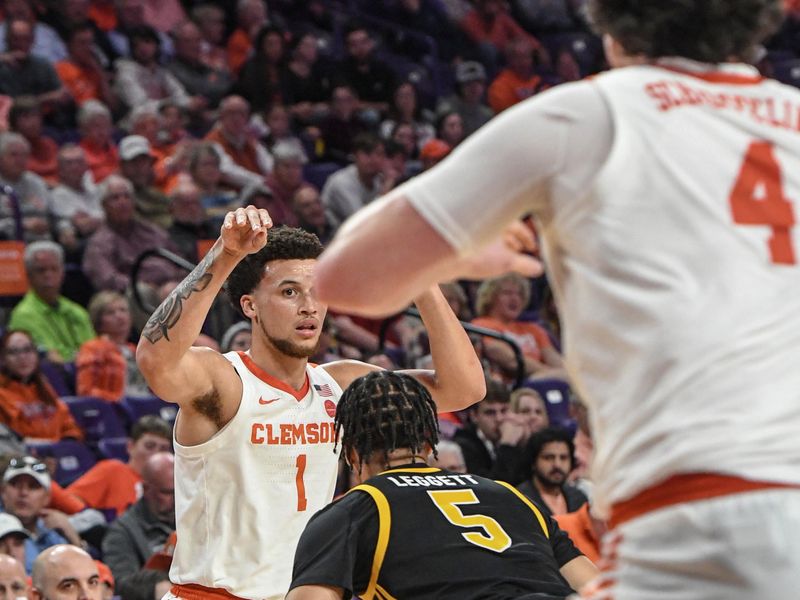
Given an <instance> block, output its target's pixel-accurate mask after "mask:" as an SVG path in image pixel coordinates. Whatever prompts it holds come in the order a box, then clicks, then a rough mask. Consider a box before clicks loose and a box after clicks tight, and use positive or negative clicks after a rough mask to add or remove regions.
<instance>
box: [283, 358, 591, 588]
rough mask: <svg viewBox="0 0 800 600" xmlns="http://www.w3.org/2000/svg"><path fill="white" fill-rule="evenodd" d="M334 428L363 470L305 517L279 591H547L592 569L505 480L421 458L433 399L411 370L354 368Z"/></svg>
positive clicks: (585, 577)
mask: <svg viewBox="0 0 800 600" xmlns="http://www.w3.org/2000/svg"><path fill="white" fill-rule="evenodd" d="M335 428H336V431H337V438H338V441H339V442H340V443H341V444H342V453H343V454H344V456H345V457H346V458H347V460H348V462H349V463H350V465H351V466H352V468H353V469H354V470H355V472H356V473H358V474H359V477H360V480H361V481H364V480H366V481H365V483H363V484H361V485H359V486H357V487H355V488H353V489H352V490H351V491H350V492H349V493H348V494H346V495H345V496H344V497H343V498H341V499H340V500H338V501H336V502H334V503H333V504H331V505H329V506H328V507H326V508H324V509H323V510H321V511H320V512H318V513H317V514H316V515H315V516H314V517H313V518H312V519H311V521H310V522H309V523H308V525H307V527H306V529H305V531H304V533H303V535H302V537H301V538H300V543H299V545H298V547H297V553H296V555H295V562H294V573H293V576H292V586H291V591H290V592H289V594H288V595H287V600H329V599H330V600H334V599H341V598H350V597H351V596H352V595H353V594H355V595H357V596H359V597H360V598H363V599H364V600H372V599H379V600H390V599H398V600H405V599H414V600H424V599H436V600H449V599H458V600H467V599H472V598H474V599H478V598H486V599H488V598H491V599H493V600H502V599H505V598H508V599H511V598H515V599H520V598H525V599H530V600H533V599H540V600H545V599H553V600H554V599H557V598H558V599H563V598H565V597H566V596H568V595H570V594H571V593H572V590H573V589H578V588H579V587H581V586H583V585H584V584H586V583H588V581H590V580H591V579H593V578H594V577H595V576H596V575H597V569H596V568H595V566H594V565H593V564H592V563H591V562H590V561H589V560H588V559H587V558H586V557H585V556H583V555H582V554H581V553H580V552H579V551H578V550H577V549H576V548H575V547H574V546H573V544H572V542H571V541H570V540H569V538H568V537H567V535H566V534H565V533H564V532H562V531H561V530H560V529H559V528H558V525H557V524H556V523H555V521H553V520H552V519H548V518H545V517H544V516H543V515H542V513H541V511H540V510H539V509H537V508H536V506H535V505H534V504H532V503H531V502H530V501H529V500H528V499H527V498H525V497H524V496H523V495H522V494H521V493H520V492H518V491H517V490H516V489H514V488H513V487H512V486H510V485H507V484H503V483H499V482H495V481H491V480H489V479H484V478H482V477H478V476H475V475H464V474H458V473H452V472H449V471H443V470H441V469H437V468H431V467H428V466H427V465H426V464H425V459H426V457H427V455H428V454H429V453H430V452H431V449H432V448H435V446H436V442H437V441H438V431H437V429H438V428H437V421H436V407H435V404H434V403H433V401H432V399H431V397H430V394H429V393H428V392H427V390H426V389H425V387H424V386H422V385H420V384H419V383H417V382H416V380H414V379H413V378H411V377H408V376H406V375H400V374H397V373H392V372H390V371H379V372H375V373H370V374H369V375H366V376H364V377H361V378H359V379H357V380H356V381H354V382H353V383H352V384H351V386H350V387H349V388H348V389H347V391H346V392H345V393H344V395H343V396H342V399H341V400H340V402H339V405H338V407H337V414H336V422H335Z"/></svg>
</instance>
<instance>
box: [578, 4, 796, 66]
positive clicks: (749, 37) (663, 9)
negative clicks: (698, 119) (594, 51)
mask: <svg viewBox="0 0 800 600" xmlns="http://www.w3.org/2000/svg"><path fill="white" fill-rule="evenodd" d="M589 17H590V19H591V21H592V23H593V24H594V27H595V29H596V30H597V31H598V33H601V34H603V33H608V34H610V35H611V36H612V37H613V38H614V39H616V40H617V41H618V42H619V43H620V44H622V47H623V48H625V51H626V52H627V53H628V54H631V55H638V54H642V55H644V56H647V57H649V58H659V57H663V56H681V57H684V58H690V59H693V60H698V61H702V62H710V63H720V62H725V61H729V60H731V59H741V60H747V59H749V58H750V57H751V56H752V55H753V52H754V50H755V47H756V46H757V45H758V44H759V43H760V42H761V41H762V40H763V39H765V38H766V37H767V36H768V35H770V34H771V33H773V32H774V31H775V30H776V29H777V28H778V27H779V26H780V23H781V21H782V19H783V10H782V2H781V0H589Z"/></svg>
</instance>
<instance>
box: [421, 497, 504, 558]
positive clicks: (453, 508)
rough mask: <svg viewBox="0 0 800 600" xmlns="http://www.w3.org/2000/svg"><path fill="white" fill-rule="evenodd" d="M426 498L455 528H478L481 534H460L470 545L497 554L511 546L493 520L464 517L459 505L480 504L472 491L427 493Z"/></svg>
mask: <svg viewBox="0 0 800 600" xmlns="http://www.w3.org/2000/svg"><path fill="white" fill-rule="evenodd" d="M428 496H430V498H431V500H433V503H434V504H435V505H436V508H438V509H439V510H440V511H441V512H442V514H443V515H444V516H445V518H446V519H447V520H448V521H450V522H451V523H452V524H453V525H455V526H456V527H479V528H481V529H482V530H483V533H481V532H478V531H469V532H467V533H462V534H461V535H462V536H463V537H464V539H465V540H467V541H468V542H469V543H470V544H475V545H476V546H480V547H481V548H486V549H487V550H491V551H493V552H498V553H499V552H503V551H504V550H506V549H507V548H508V547H509V546H511V537H510V536H509V535H508V534H507V533H506V531H505V529H503V528H502V527H501V526H500V523H498V522H497V521H495V520H494V519H493V518H491V517H488V516H486V515H480V514H478V515H465V514H464V513H462V512H461V509H459V505H462V504H480V501H479V500H478V497H477V496H476V495H475V492H473V491H472V490H437V491H429V492H428Z"/></svg>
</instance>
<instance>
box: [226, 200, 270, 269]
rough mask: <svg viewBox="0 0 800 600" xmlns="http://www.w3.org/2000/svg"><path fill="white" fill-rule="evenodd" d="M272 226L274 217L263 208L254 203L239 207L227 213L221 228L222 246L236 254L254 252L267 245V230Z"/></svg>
mask: <svg viewBox="0 0 800 600" xmlns="http://www.w3.org/2000/svg"><path fill="white" fill-rule="evenodd" d="M270 227H272V218H271V217H270V216H269V213H268V212H267V211H266V210H265V209H263V208H256V207H255V206H253V205H252V204H251V205H250V206H248V207H247V208H237V209H236V210H234V211H231V212H229V213H228V214H226V215H225V220H224V221H223V223H222V227H221V229H220V236H221V237H222V248H223V250H224V251H225V252H228V253H229V254H233V255H235V256H243V255H245V254H253V253H255V252H258V251H259V250H261V249H262V248H263V247H264V246H266V245H267V230H268V229H269V228H270Z"/></svg>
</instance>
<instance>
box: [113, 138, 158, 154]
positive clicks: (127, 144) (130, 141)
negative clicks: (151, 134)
mask: <svg viewBox="0 0 800 600" xmlns="http://www.w3.org/2000/svg"><path fill="white" fill-rule="evenodd" d="M142 154H147V155H148V156H153V152H152V151H151V150H150V142H148V141H147V138H146V137H144V136H141V135H129V136H127V137H124V138H122V141H121V142H120V143H119V157H120V159H122V160H132V159H134V158H136V157H137V156H141V155H142Z"/></svg>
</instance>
